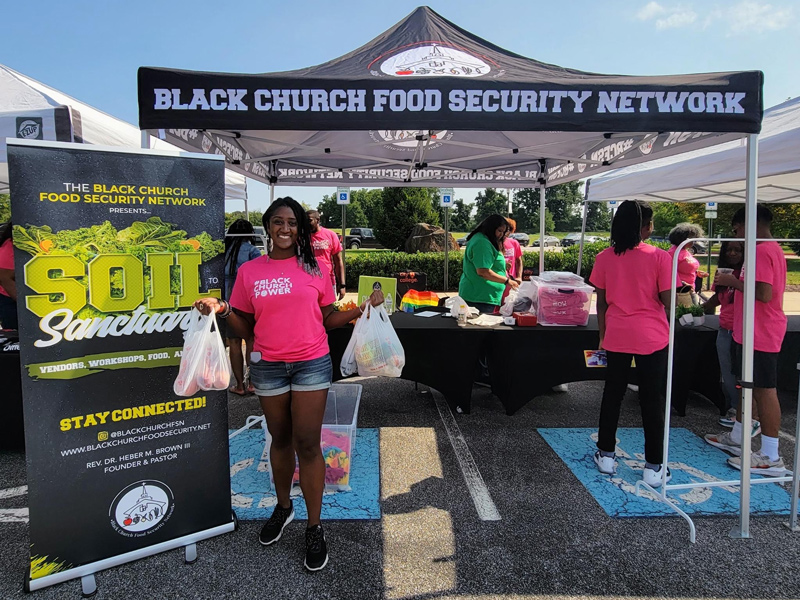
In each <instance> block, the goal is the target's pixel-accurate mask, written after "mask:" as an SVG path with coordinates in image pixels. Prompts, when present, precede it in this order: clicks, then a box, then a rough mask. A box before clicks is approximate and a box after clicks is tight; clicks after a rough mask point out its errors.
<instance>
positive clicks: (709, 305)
mask: <svg viewBox="0 0 800 600" xmlns="http://www.w3.org/2000/svg"><path fill="white" fill-rule="evenodd" d="M743 263H744V245H743V244H742V242H722V246H721V247H720V250H719V262H718V263H717V272H718V273H726V272H727V273H732V274H733V276H734V277H736V278H737V279H738V278H739V275H740V274H741V272H742V264H743ZM733 297H734V289H733V288H731V287H725V286H724V285H717V286H714V295H713V296H711V298H709V299H708V301H707V302H706V303H705V304H704V305H703V306H704V308H705V309H706V314H712V315H713V314H714V312H715V310H716V308H717V307H718V306H719V331H718V332H717V357H718V359H719V370H720V374H721V375H722V392H723V395H724V396H725V403H726V405H727V407H728V412H727V413H726V414H725V416H723V417H721V418H720V419H719V424H720V425H722V426H723V427H733V424H734V422H735V421H736V408H737V407H738V406H739V390H738V388H737V387H736V386H737V382H736V375H734V369H733V364H732V361H731V354H732V352H731V350H732V348H733V346H732V344H733ZM754 425H755V423H754Z"/></svg>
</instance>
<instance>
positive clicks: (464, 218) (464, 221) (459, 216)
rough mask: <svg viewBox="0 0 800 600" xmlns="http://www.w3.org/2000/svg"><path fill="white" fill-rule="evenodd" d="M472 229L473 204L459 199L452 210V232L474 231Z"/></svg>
mask: <svg viewBox="0 0 800 600" xmlns="http://www.w3.org/2000/svg"><path fill="white" fill-rule="evenodd" d="M472 228H473V221H472V204H467V203H466V202H464V200H463V199H462V198H459V199H458V200H456V201H455V202H454V203H453V208H452V209H450V231H472Z"/></svg>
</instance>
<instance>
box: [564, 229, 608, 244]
mask: <svg viewBox="0 0 800 600" xmlns="http://www.w3.org/2000/svg"><path fill="white" fill-rule="evenodd" d="M604 239H605V238H602V237H600V236H599V235H584V236H583V243H584V244H593V243H594V242H602V241H603V240H604ZM580 243H581V234H580V232H574V233H568V234H567V235H565V236H564V237H563V238H562V239H561V246H562V247H563V248H568V247H569V246H574V245H576V244H580Z"/></svg>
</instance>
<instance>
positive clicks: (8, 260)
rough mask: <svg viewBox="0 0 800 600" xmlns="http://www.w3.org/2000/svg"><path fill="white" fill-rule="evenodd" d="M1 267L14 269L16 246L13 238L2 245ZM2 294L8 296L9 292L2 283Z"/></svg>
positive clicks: (0, 290) (0, 253)
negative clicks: (12, 240)
mask: <svg viewBox="0 0 800 600" xmlns="http://www.w3.org/2000/svg"><path fill="white" fill-rule="evenodd" d="M0 269H9V270H11V271H13V270H14V246H13V245H12V242H11V238H9V239H7V240H6V241H5V242H3V244H2V245H0ZM0 294H2V295H3V296H8V295H9V293H8V292H7V291H5V290H4V289H3V286H2V285H0Z"/></svg>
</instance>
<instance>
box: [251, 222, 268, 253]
mask: <svg viewBox="0 0 800 600" xmlns="http://www.w3.org/2000/svg"><path fill="white" fill-rule="evenodd" d="M253 231H255V233H256V248H258V249H259V250H261V254H266V252H267V249H266V247H265V246H264V240H266V239H267V232H266V231H265V230H264V228H263V227H262V226H261V225H254V226H253Z"/></svg>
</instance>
